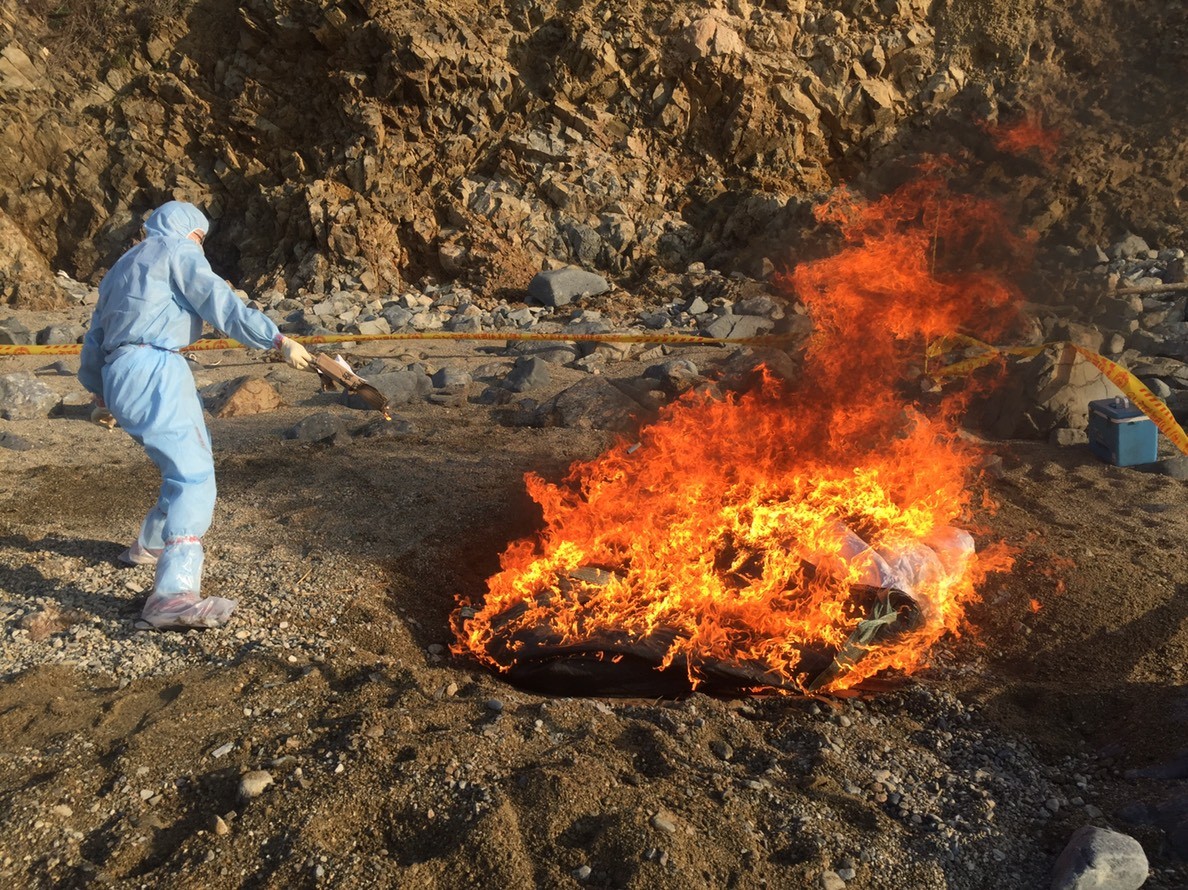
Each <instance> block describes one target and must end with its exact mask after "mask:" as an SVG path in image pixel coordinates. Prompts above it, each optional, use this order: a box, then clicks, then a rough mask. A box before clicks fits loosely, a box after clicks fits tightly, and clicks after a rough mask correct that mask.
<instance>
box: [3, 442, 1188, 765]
mask: <svg viewBox="0 0 1188 890" xmlns="http://www.w3.org/2000/svg"><path fill="white" fill-rule="evenodd" d="M0 444H3V443H0ZM1135 469H1136V470H1142V471H1143V472H1144V473H1157V474H1159V475H1160V476H1167V477H1169V478H1171V479H1175V480H1176V481H1178V482H1184V481H1186V480H1188V455H1183V454H1178V455H1176V456H1175V457H1167V458H1164V459H1163V460H1157V461H1155V462H1153V463H1149V464H1140V465H1139V466H1137V467H1135ZM1186 775H1188V772H1186Z"/></svg>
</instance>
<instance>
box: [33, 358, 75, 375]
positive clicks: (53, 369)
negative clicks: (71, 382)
mask: <svg viewBox="0 0 1188 890" xmlns="http://www.w3.org/2000/svg"><path fill="white" fill-rule="evenodd" d="M33 373H34V374H37V375H39V376H46V377H49V376H54V377H73V376H75V372H74V371H73V370H72V369H70V368H69V367H67V365H66V363H65V362H64V361H61V360H59V361H56V362H51V363H50V364H48V365H46V366H45V367H44V368H38V369H37V370H36V371H34V372H33Z"/></svg>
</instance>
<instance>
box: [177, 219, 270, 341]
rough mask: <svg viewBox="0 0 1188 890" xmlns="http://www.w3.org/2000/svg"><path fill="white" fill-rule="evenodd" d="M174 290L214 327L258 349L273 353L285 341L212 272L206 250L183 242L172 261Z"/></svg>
mask: <svg viewBox="0 0 1188 890" xmlns="http://www.w3.org/2000/svg"><path fill="white" fill-rule="evenodd" d="M169 264H170V269H169V271H170V275H171V276H172V279H173V286H174V288H175V289H176V290H177V291H178V293H180V294H182V295H183V296H184V297H185V300H186V302H188V303H189V304H190V306H191V307H192V308H193V310H194V311H195V312H197V313H198V315H199V316H200V317H201V318H202V320H203V321H205V322H206V323H207V324H209V325H211V326H212V327H214V328H216V329H218V330H220V331H223V332H225V333H227V334H229V335H230V336H232V337H234V338H235V339H236V340H238V341H239V342H240V343H242V344H244V345H245V346H251V347H253V348H254V349H272V348H274V347H279V346H280V341H281V340H282V339H283V337H282V335H281V332H280V330H279V329H278V328H277V326H276V324H275V323H274V322H273V321H272V319H271V318H269V317H268V316H267V315H265V314H264V313H263V312H259V311H257V310H255V309H250V308H248V306H247V305H246V304H245V303H244V302H243V301H242V300H240V299H239V297H237V296H236V295H235V291H233V290H231V287H230V286H229V285H228V284H227V282H225V281H224V280H223V279H222V278H220V277H219V276H218V275H216V274H215V273H214V270H213V269H211V268H210V263H209V262H208V261H207V259H206V255H205V254H203V252H202V248H201V247H199V246H198V245H197V244H195V243H194V242H193V241H188V240H187V241H184V242H179V243H178V246H177V247H175V248H174V249H173V252H172V253H171V254H170V257H169Z"/></svg>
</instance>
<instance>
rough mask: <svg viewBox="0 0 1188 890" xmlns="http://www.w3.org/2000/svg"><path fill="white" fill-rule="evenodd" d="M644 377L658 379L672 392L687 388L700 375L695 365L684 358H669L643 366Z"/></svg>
mask: <svg viewBox="0 0 1188 890" xmlns="http://www.w3.org/2000/svg"><path fill="white" fill-rule="evenodd" d="M643 376H644V377H649V378H652V379H655V380H659V381H660V382H661V383H662V384H664V386H665V387H666V388H668V389H669V390H671V391H674V392H682V391H683V390H686V389H688V388H689V387H690V386H692V385H693V384H694V383H695V382H697V380H698V378H699V377H700V375H699V373H698V371H697V365H695V364H693V362H691V361H689V360H688V359H686V358H670V359H668V360H667V361H663V362H660V363H659V364H655V365H651V366H649V367H647V368H644V372H643Z"/></svg>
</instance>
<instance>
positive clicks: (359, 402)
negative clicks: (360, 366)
mask: <svg viewBox="0 0 1188 890" xmlns="http://www.w3.org/2000/svg"><path fill="white" fill-rule="evenodd" d="M367 382H368V383H370V384H371V385H372V386H374V387H375V388H376V389H378V390H379V391H380V392H381V393H383V396H384V398H385V399H387V400H388V404H389V405H391V406H396V405H407V404H408V403H409V402H413V401H416V400H417V399H423V398H424V397H425V396H427V395H429V393H430V392H431V391H432V390H433V384H432V383H430V382H429V377H428V375H426V374H424V373H422V372H421V371H417V370H413V369H408V368H406V369H405V370H403V371H389V372H387V373H385V374H376V375H375V376H374V377H369V378H368V379H367ZM342 403H343V404H344V405H346V406H347V407H348V408H357V409H361V410H371V406H370V405H368V404H367V402H366V401H364V400H363V399H362V398H361V397H360V396H356V395H351V394H350V393H349V392H344V393H343V394H342Z"/></svg>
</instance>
